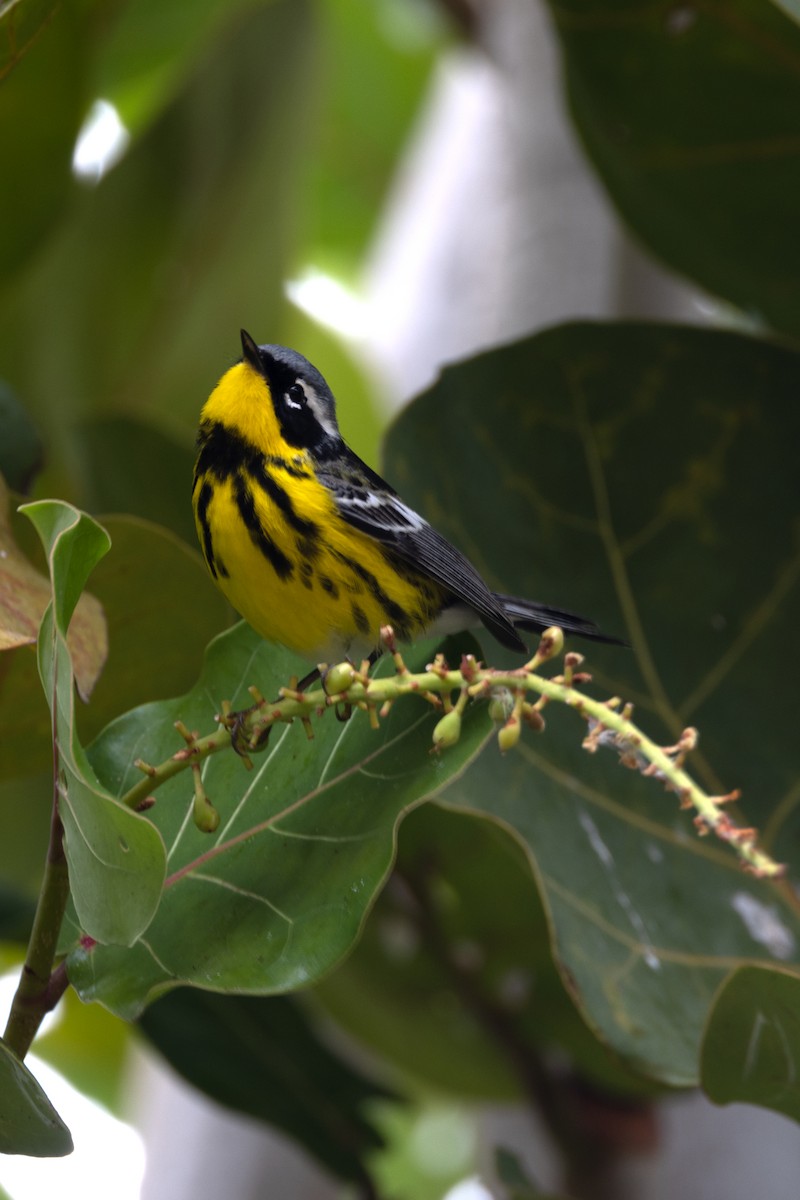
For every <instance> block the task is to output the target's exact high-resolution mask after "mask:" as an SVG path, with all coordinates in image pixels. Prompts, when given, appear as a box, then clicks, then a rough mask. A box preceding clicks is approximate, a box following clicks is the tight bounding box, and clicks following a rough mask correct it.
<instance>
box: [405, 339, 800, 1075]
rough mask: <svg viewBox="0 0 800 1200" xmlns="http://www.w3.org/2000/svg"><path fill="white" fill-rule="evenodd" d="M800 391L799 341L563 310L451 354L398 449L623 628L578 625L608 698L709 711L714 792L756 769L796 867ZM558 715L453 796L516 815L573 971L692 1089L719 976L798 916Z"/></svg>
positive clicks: (507, 561)
mask: <svg viewBox="0 0 800 1200" xmlns="http://www.w3.org/2000/svg"><path fill="white" fill-rule="evenodd" d="M799 392H800V358H798V356H797V355H796V354H794V353H793V352H792V351H790V350H787V349H784V348H781V347H778V346H772V345H769V344H765V343H762V342H759V341H756V340H752V339H748V338H743V337H738V336H735V335H732V334H719V333H710V332H704V331H701V330H692V329H681V328H669V327H666V328H657V327H652V328H651V327H648V326H644V325H642V326H637V325H620V326H599V325H598V326H593V325H575V326H566V327H563V328H558V329H554V330H551V331H549V332H547V333H544V334H542V335H540V336H539V337H537V338H533V339H530V340H529V341H527V342H522V343H519V344H517V345H514V346H509V347H507V348H505V349H503V350H498V351H495V352H492V353H490V354H486V355H483V356H481V357H479V358H477V359H475V360H473V361H472V362H470V363H466V364H463V365H461V366H460V367H457V368H453V369H450V370H447V371H446V372H445V373H444V375H443V377H442V379H441V381H440V383H439V384H438V385H437V386H436V387H435V388H434V389H433V391H432V393H430V394H428V395H426V396H425V397H422V398H421V399H420V400H419V401H418V402H417V403H416V404H414V405H412V406H411V408H410V409H408V410H407V411H406V412H405V413H404V414H403V416H402V417H401V418H400V420H399V422H398V423H397V424H396V426H395V427H394V429H393V430H392V432H391V435H390V439H389V446H388V459H387V464H388V465H387V474H388V476H389V478H390V480H392V481H393V482H394V483H395V484H397V485H399V486H400V487H401V489H402V491H403V493H404V495H405V496H406V497H407V499H408V500H410V501H411V502H412V503H414V504H416V505H417V506H419V507H420V508H421V509H422V510H423V511H424V512H425V513H426V514H427V515H428V516H429V517H430V518H431V519H432V520H434V521H435V522H436V523H437V524H438V525H439V526H440V527H441V528H443V530H444V532H446V533H448V534H450V535H451V536H452V537H453V538H454V539H455V540H456V541H457V542H458V543H460V545H461V547H462V549H464V550H465V551H466V552H467V553H468V554H469V555H470V556H471V557H472V558H473V560H474V561H475V562H476V564H477V565H478V566H479V567H480V568H481V570H482V571H484V573H485V574H486V577H487V578H488V579H489V581H490V582H491V583H492V584H493V585H494V586H496V587H498V588H502V589H503V590H507V591H510V592H516V593H518V594H521V595H528V596H534V597H536V598H537V599H539V600H543V601H547V602H550V603H556V604H560V605H563V606H564V607H569V608H572V609H573V610H576V611H578V612H584V613H587V614H588V615H590V616H592V617H594V618H596V619H597V620H598V621H599V622H600V623H601V625H602V626H603V627H604V628H606V629H607V630H609V631H611V632H614V633H621V634H627V635H628V637H629V638H630V641H631V649H630V650H625V649H620V648H611V647H595V646H590V645H587V644H583V645H581V646H578V643H577V642H575V643H574V647H573V648H575V649H578V648H579V649H581V650H582V651H585V652H588V654H589V661H588V663H587V666H588V668H589V669H590V670H591V671H592V672H593V674H594V677H595V686H594V691H595V693H599V695H600V696H601V697H603V696H611V695H621V696H624V697H628V698H631V699H632V700H634V701H635V702H636V704H637V710H636V716H637V718H638V719H639V721H640V723H641V725H642V726H643V728H644V729H645V731H646V732H649V733H651V734H652V735H654V736H655V737H657V738H659V739H663V741H664V742H665V743H672V742H673V741H674V740H675V737H676V735H677V734H678V733H679V732H680V730H681V729H682V728H683V726H684V725H686V724H689V723H691V724H693V725H694V724H696V725H697V726H699V728H700V731H701V740H700V749H699V751H698V752H697V753H696V754H695V755H693V756H692V759H691V760H690V768H691V769H692V770H693V771H694V772H695V774H696V775H697V776H698V777H699V779H700V782H701V783H703V784H705V785H706V786H707V787H709V788H711V789H712V790H715V791H716V790H720V791H726V790H727V789H728V787H730V786H731V785H734V784H736V785H741V786H742V788H743V791H744V802H745V808H746V814H747V817H749V818H755V820H756V822H757V823H758V824H763V825H765V826H766V831H765V842H766V845H767V846H769V847H770V848H771V849H772V850H773V851H774V852H775V853H776V854H777V856H778V858H779V859H790V860H791V859H793V858H794V855H795V849H794V848H795V846H796V844H797V843H796V830H797V788H796V755H795V753H794V749H793V748H794V746H795V742H796V728H795V716H794V712H795V706H794V704H793V703H792V699H791V683H790V681H791V680H793V679H794V678H795V677H796V676H797V674H798V672H800V640H799V639H798V638H797V630H796V595H797V587H798V581H800V549H799V548H798V540H797V497H798V493H797V472H796V454H795V447H796V445H797V441H798V438H800V426H799V425H798V422H799V421H800V408H799V407H798V405H797V395H798V393H799ZM487 398H489V401H488V402H487ZM443 447H447V455H446V457H445V456H444V455H443V452H442V448H443ZM486 640H487V641H488V639H486ZM487 652H488V657H489V660H490V661H499V660H500V658H501V655H500V653H499V652H497V651H495V650H494V649H492V648H491V647H490V646H488V645H487ZM756 698H757V699H756ZM754 706H755V707H754ZM547 716H548V729H547V732H546V734H545V735H544V737H540V738H536V737H534V736H532V735H531V736H529V737H527V738H525V739H524V740H523V743H522V746H521V748H520V749H519V751H518V752H517V753H514V754H509V755H507V756H506V757H505V758H503V759H500V760H498V759H497V758H496V757H495V756H493V755H492V754H490V753H487V754H486V755H483V756H481V758H480V759H479V760H478V761H477V762H476V764H475V766H474V767H473V769H472V770H470V771H469V772H468V773H467V774H466V775H465V776H464V777H463V778H462V779H461V780H459V782H458V783H457V784H455V785H454V786H453V787H451V788H449V789H448V790H447V791H446V793H445V794H444V795H443V797H442V802H443V803H448V804H452V805H454V806H459V807H460V806H467V807H470V808H473V809H476V810H477V811H480V812H485V813H487V814H488V815H491V816H492V817H494V818H495V819H498V820H500V821H501V822H503V823H505V824H506V825H508V826H509V827H510V828H512V829H513V830H515V831H516V833H517V835H518V836H519V838H520V839H521V840H522V843H523V845H524V846H525V847H526V849H527V851H528V853H529V854H530V856H531V859H532V861H533V863H534V864H535V871H536V875H537V879H538V880H539V881H540V882H541V886H542V887H543V889H544V896H545V899H546V905H547V908H548V910H549V913H550V917H551V920H552V926H553V929H554V932H555V939H556V949H557V954H558V956H559V958H560V960H561V962H562V970H563V973H564V979H565V983H566V984H567V987H568V988H569V990H570V992H571V993H572V994H573V996H574V997H575V999H576V1000H577V1002H578V1003H579V1005H580V1006H581V1007H582V1009H583V1011H584V1012H585V1014H586V1016H587V1019H588V1020H589V1022H590V1023H591V1024H592V1025H593V1026H594V1027H595V1028H597V1029H598V1031H599V1032H600V1033H601V1035H602V1036H603V1038H604V1039H605V1040H606V1041H608V1042H609V1043H610V1044H611V1045H612V1046H613V1047H614V1048H615V1049H616V1050H617V1051H618V1052H619V1053H620V1054H622V1055H623V1056H624V1057H625V1058H626V1059H627V1060H628V1062H629V1063H631V1064H634V1065H636V1066H637V1067H638V1068H640V1069H641V1070H643V1071H644V1072H645V1073H646V1074H648V1075H650V1076H652V1077H654V1078H657V1079H661V1080H663V1081H665V1082H672V1083H676V1084H686V1083H693V1082H695V1081H696V1079H697V1055H698V1048H699V1040H700V1036H701V1031H702V1028H703V1024H704V1021H705V1017H706V1013H707V1010H708V1007H709V1005H710V1004H711V1003H712V1000H713V996H714V994H715V992H716V989H717V987H718V986H719V984H720V982H721V980H722V979H723V978H724V977H725V976H726V975H727V973H728V972H729V970H730V968H731V966H733V965H739V964H744V963H747V962H757V961H759V960H761V961H766V962H775V961H779V962H780V961H787V962H793V961H796V960H797V957H798V944H800V943H799V941H798V939H800V923H799V922H798V919H797V916H796V913H795V912H794V910H793V909H792V907H791V906H790V905H789V904H788V903H787V901H786V898H785V896H784V894H783V893H782V892H781V891H780V890H779V889H776V888H773V887H770V886H769V885H767V884H765V883H761V882H759V881H757V880H754V879H752V878H749V877H747V876H746V875H744V874H743V873H742V871H741V869H740V868H739V867H738V865H737V863H736V860H735V858H734V857H733V855H732V853H731V852H730V850H729V849H727V848H725V847H723V846H722V845H720V844H719V843H717V844H716V845H715V844H712V843H711V842H710V841H709V840H700V839H699V838H698V837H697V835H696V833H695V830H694V828H693V825H692V822H691V817H690V815H688V814H686V813H683V812H681V811H680V810H679V808H678V805H677V803H676V799H675V797H674V796H670V795H669V794H666V793H665V792H664V791H663V789H662V788H661V787H660V785H659V784H657V783H656V782H655V781H652V780H645V779H642V778H641V777H640V776H639V775H638V774H635V773H633V772H630V771H624V770H621V769H620V766H619V764H618V762H617V761H616V759H615V758H613V757H612V756H611V754H609V753H608V752H607V751H605V752H603V751H601V752H599V753H598V754H597V755H596V756H595V757H593V758H589V757H587V755H586V754H585V753H584V752H583V751H582V750H581V749H580V742H581V738H582V736H583V732H584V727H583V726H582V723H581V722H580V721H579V720H578V719H577V718H576V716H575V714H573V713H571V712H567V711H564V710H562V709H560V708H559V707H557V706H550V707H549V708H548V710H547ZM722 784H724V786H721V785H722ZM760 917H769V918H770V920H769V922H768V926H767V925H765V924H764V922H763V921H761V920H760V919H759V918H760ZM767 927H769V928H770V929H771V930H772V936H770V937H766V936H764V932H763V931H764V929H765V928H767Z"/></svg>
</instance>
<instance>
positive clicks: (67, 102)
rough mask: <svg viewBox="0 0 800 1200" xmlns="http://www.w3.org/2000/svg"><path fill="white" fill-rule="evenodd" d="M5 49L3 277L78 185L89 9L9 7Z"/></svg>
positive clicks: (0, 100) (0, 103)
mask: <svg viewBox="0 0 800 1200" xmlns="http://www.w3.org/2000/svg"><path fill="white" fill-rule="evenodd" d="M0 46H2V47H3V49H2V51H0V163H2V169H3V178H4V180H5V186H4V187H2V188H0V230H2V231H3V234H2V236H0V279H1V278H2V277H3V276H4V275H9V274H10V273H11V272H12V271H14V270H16V268H18V267H19V266H20V264H21V263H22V262H23V261H24V260H25V259H26V258H27V256H28V255H29V254H30V253H31V252H32V251H33V249H34V248H35V247H38V246H39V245H40V244H41V241H42V238H43V237H44V235H45V233H46V232H47V231H48V230H49V228H50V226H51V225H52V224H53V223H54V221H55V219H56V217H57V216H59V215H60V213H61V212H62V210H63V209H64V207H65V205H66V203H67V201H68V199H69V197H70V193H71V191H72V189H73V188H74V186H75V185H74V180H73V178H72V169H71V167H72V151H73V148H74V145H75V138H76V136H77V133H78V128H79V125H80V121H81V118H82V116H83V110H84V107H85V104H86V60H87V56H86V14H85V8H84V7H83V6H81V5H76V4H58V5H52V4H41V3H40V4H35V5H32V4H31V3H30V0H28V2H27V3H18V4H10V5H5V6H4V12H3V13H1V14H0ZM12 68H13V69H12ZM4 76H5V77H4ZM10 231H13V233H11V232H10ZM26 349H27V352H28V353H30V349H29V348H26Z"/></svg>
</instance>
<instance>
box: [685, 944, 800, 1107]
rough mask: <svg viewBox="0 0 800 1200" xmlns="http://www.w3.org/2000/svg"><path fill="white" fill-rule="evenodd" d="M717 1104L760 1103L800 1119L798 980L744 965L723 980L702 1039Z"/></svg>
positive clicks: (707, 1080) (707, 1082)
mask: <svg viewBox="0 0 800 1200" xmlns="http://www.w3.org/2000/svg"><path fill="white" fill-rule="evenodd" d="M701 1080H702V1084H703V1087H704V1088H705V1090H706V1092H707V1093H708V1095H709V1096H710V1098H711V1099H712V1100H713V1101H714V1102H715V1104H758V1105H760V1106H761V1107H762V1108H771V1109H774V1110H775V1112H779V1113H783V1115H784V1116H786V1117H791V1118H792V1119H793V1120H794V1121H800V978H798V977H797V975H789V974H787V973H786V972H784V971H776V970H769V969H767V968H766V967H741V968H740V969H739V970H738V971H734V973H733V974H732V975H731V976H730V978H729V979H727V980H726V981H725V983H724V984H723V986H722V988H721V989H720V992H719V995H718V996H717V1001H716V1004H715V1005H714V1007H713V1009H712V1010H711V1014H710V1016H709V1021H708V1026H707V1027H706V1031H705V1038H704V1039H703V1047H702V1059H701Z"/></svg>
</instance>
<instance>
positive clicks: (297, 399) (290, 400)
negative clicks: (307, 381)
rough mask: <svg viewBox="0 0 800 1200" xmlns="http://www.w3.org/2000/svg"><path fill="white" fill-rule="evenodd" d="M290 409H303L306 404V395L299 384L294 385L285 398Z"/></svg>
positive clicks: (285, 393) (285, 394)
mask: <svg viewBox="0 0 800 1200" xmlns="http://www.w3.org/2000/svg"><path fill="white" fill-rule="evenodd" d="M283 398H284V400H285V401H286V403H287V405H288V406H289V408H295V409H301V408H302V407H303V405H304V404H305V400H306V394H305V392H304V391H303V388H302V386H301V385H300V384H299V383H293V384H292V386H291V387H290V388H289V390H288V391H287V392H284V396H283Z"/></svg>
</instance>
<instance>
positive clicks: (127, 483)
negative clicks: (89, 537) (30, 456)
mask: <svg viewBox="0 0 800 1200" xmlns="http://www.w3.org/2000/svg"><path fill="white" fill-rule="evenodd" d="M80 433H81V439H82V441H83V444H84V446H85V448H86V458H87V462H86V469H85V475H84V479H85V486H86V491H87V507H89V508H90V509H91V510H92V512H101V513H132V514H133V515H134V516H137V517H145V518H146V519H147V520H149V521H155V522H157V523H158V524H159V525H165V526H166V527H167V529H171V530H172V532H173V533H177V534H178V535H179V536H180V537H182V538H183V540H184V541H185V542H187V543H188V544H189V545H190V546H193V547H194V546H196V545H197V534H196V533H195V528H194V518H193V517H192V507H191V504H190V501H189V497H190V494H191V486H192V471H193V469H194V457H195V456H194V449H193V447H192V446H191V444H190V441H189V439H188V438H186V440H185V442H184V443H181V442H178V441H176V440H175V439H174V438H171V437H170V436H169V435H168V434H166V433H164V432H163V431H162V430H161V429H159V428H157V427H155V426H154V425H152V424H148V423H146V422H144V421H140V420H139V419H138V418H136V417H125V416H120V417H114V416H111V417H94V418H92V419H91V420H87V421H85V422H83V423H82V425H81V427H80ZM206 640H207V639H206Z"/></svg>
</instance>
